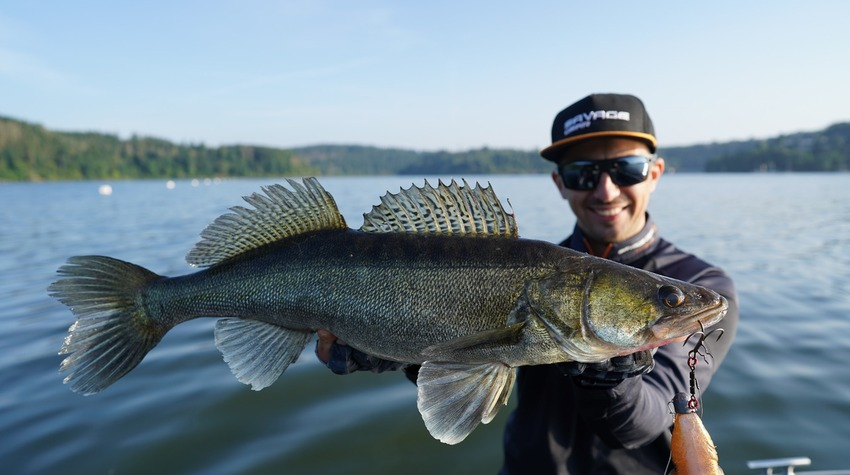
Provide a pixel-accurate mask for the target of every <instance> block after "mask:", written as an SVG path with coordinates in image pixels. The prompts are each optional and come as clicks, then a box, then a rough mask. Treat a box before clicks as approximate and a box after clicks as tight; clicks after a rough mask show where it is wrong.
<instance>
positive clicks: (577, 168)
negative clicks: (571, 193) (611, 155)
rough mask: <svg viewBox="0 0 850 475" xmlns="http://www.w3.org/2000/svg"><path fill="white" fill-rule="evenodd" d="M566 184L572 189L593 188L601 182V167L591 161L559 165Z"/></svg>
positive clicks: (559, 170) (562, 178)
mask: <svg viewBox="0 0 850 475" xmlns="http://www.w3.org/2000/svg"><path fill="white" fill-rule="evenodd" d="M558 172H559V173H560V174H561V180H563V181H564V186H566V187H567V188H569V189H571V190H592V189H594V188H596V184H597V183H598V182H599V167H598V166H596V165H595V164H593V163H591V162H572V163H567V164H565V165H561V166H560V167H558Z"/></svg>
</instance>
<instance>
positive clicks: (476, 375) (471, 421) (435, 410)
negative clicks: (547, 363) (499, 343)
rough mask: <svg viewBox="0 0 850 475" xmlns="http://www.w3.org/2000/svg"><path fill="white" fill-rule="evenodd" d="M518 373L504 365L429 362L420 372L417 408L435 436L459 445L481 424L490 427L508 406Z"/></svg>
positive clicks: (445, 441)
mask: <svg viewBox="0 0 850 475" xmlns="http://www.w3.org/2000/svg"><path fill="white" fill-rule="evenodd" d="M515 375H516V370H515V369H514V368H511V367H509V366H506V365H504V364H502V363H485V364H477V365H470V364H463V363H434V362H430V361H426V362H425V363H424V364H423V365H422V368H421V369H420V370H419V378H418V380H417V386H418V388H419V396H418V398H417V401H416V405H417V406H418V408H419V413H420V414H421V415H422V419H423V420H424V421H425V427H427V428H428V432H430V433H431V435H432V436H433V437H434V438H435V439H437V440H439V441H441V442H444V443H446V444H457V443H459V442H461V441H462V440H463V439H465V438H466V436H467V435H469V434H470V433H471V432H472V431H473V430H474V429H475V428H476V427H478V424H479V423H481V422H483V423H485V424H487V423H488V422H490V421H491V420H493V418H494V417H496V414H497V413H498V412H499V409H501V407H502V406H504V405H505V404H507V401H508V398H509V397H510V395H511V390H512V389H513V385H514V378H515Z"/></svg>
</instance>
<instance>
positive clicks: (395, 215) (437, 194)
mask: <svg viewBox="0 0 850 475" xmlns="http://www.w3.org/2000/svg"><path fill="white" fill-rule="evenodd" d="M360 230H361V231H363V232H367V233H399V232H403V233H419V234H442V235H465V236H504V237H511V238H516V237H517V236H518V231H517V225H516V220H515V219H514V215H513V214H512V213H508V212H506V211H505V209H504V208H502V204H501V202H499V198H498V197H496V193H495V192H494V191H493V188H492V187H491V186H490V185H489V184H488V185H487V187H486V188H485V187H482V186H481V185H479V184H477V183H476V184H475V188H472V187H470V186H469V184H468V183H466V180H463V186H459V185H458V184H457V182H455V181H454V180H452V182H451V183H450V184H448V185H446V184H445V183H443V182H442V181H440V182H439V183H438V185H437V187H436V188H434V187H432V186H431V185H430V184H429V183H428V181H427V180H426V181H425V186H423V187H417V186H411V187H410V188H408V189H406V190H404V189H402V190H400V191H399V192H398V193H387V194H386V195H384V196H383V197H382V198H381V204H379V205H376V206H374V207H373V208H372V211H370V212H369V213H366V214H364V215H363V226H361V227H360Z"/></svg>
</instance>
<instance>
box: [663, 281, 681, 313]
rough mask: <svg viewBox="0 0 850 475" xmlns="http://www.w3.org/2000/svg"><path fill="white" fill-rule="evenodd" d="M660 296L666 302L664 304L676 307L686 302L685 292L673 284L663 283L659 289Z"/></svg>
mask: <svg viewBox="0 0 850 475" xmlns="http://www.w3.org/2000/svg"><path fill="white" fill-rule="evenodd" d="M658 298H659V299H660V300H661V301H662V302H664V305H666V306H668V307H670V308H675V307H678V306H679V305H682V304H683V303H685V293H684V292H682V290H681V289H680V288H678V287H675V286H672V285H662V286H661V288H660V289H658Z"/></svg>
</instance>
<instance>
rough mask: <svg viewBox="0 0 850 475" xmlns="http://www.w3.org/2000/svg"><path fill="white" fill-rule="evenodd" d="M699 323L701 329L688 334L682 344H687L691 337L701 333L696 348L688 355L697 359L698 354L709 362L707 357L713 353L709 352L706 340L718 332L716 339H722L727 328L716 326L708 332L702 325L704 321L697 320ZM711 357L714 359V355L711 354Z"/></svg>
mask: <svg viewBox="0 0 850 475" xmlns="http://www.w3.org/2000/svg"><path fill="white" fill-rule="evenodd" d="M697 323H699V331H697V332H694V333H691V334H690V335H688V337H687V338H685V343H684V344H682V346H687V344H688V342H689V341H691V338H693V337H694V336H695V335H699V340H697V342H696V344H694V349H693V350H691V351H689V352H688V355H689V356H690V357H691V358H692V359H696V356H697V355H699V356H702V360H703V361H705V362H706V363H708V359H707V358H706V357H707V356H711V353H709V352H708V347H707V346H705V340H706V339H708V337H709V336H711V335H713V334H715V333H717V338H715V339H714V341H715V342H717V341H720V337H722V336H723V333H724V332H725V330H724V329H722V328H715V329H714V330H711V331H710V332H708V333H706V332H705V327H704V326H703V325H702V322H701V321H699V320H697ZM703 350H705V352H703ZM711 358H712V359H714V357H713V356H711Z"/></svg>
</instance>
